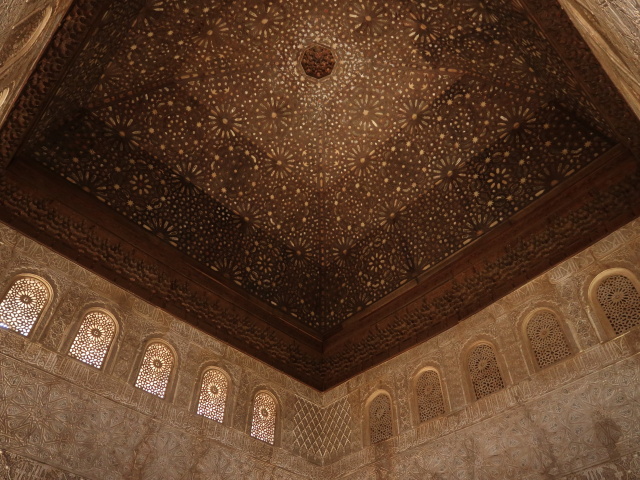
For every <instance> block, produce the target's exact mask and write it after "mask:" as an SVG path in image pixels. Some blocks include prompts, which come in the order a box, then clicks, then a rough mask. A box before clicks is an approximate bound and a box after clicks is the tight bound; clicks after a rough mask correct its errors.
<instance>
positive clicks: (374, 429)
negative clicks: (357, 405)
mask: <svg viewBox="0 0 640 480" xmlns="http://www.w3.org/2000/svg"><path fill="white" fill-rule="evenodd" d="M392 422H393V420H392V417H391V399H390V398H389V396H388V395H385V394H384V393H381V394H380V395H378V396H377V397H376V398H374V399H373V400H372V401H371V403H370V404H369V435H370V439H371V443H372V444H373V443H378V442H381V441H383V440H387V439H388V438H391V436H392V435H393V423H392Z"/></svg>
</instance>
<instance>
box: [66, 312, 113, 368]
mask: <svg viewBox="0 0 640 480" xmlns="http://www.w3.org/2000/svg"><path fill="white" fill-rule="evenodd" d="M115 334H116V325H115V322H114V321H113V319H112V318H111V317H110V316H109V315H106V314H104V313H102V312H89V313H88V314H87V315H85V317H84V320H83V321H82V325H80V329H79V330H78V334H77V335H76V338H75V339H74V340H73V344H72V345H71V349H70V350H69V355H71V356H72V357H74V358H77V359H78V360H80V361H81V362H84V363H86V364H89V365H93V366H94V367H96V368H100V367H102V363H103V362H104V359H105V357H106V356H107V352H108V351H109V347H110V346H111V341H112V340H113V337H114V335H115Z"/></svg>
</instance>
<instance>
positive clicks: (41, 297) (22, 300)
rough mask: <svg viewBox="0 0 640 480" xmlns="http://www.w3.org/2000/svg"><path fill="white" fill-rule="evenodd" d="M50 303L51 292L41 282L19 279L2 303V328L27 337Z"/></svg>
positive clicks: (0, 314) (0, 312) (0, 321)
mask: <svg viewBox="0 0 640 480" xmlns="http://www.w3.org/2000/svg"><path fill="white" fill-rule="evenodd" d="M48 301H49V290H48V289H47V287H46V285H44V284H43V283H42V282H41V281H40V280H37V279H35V278H31V277H25V278H19V279H18V280H16V281H15V282H14V283H13V285H11V288H9V291H8V292H7V294H6V295H5V297H4V298H3V299H2V302H0V326H2V327H6V328H9V329H11V330H15V331H16V332H18V333H20V334H22V335H24V336H27V335H29V332H30V331H31V329H32V328H33V326H34V325H35V323H36V321H37V320H38V317H39V316H40V314H41V313H42V310H43V309H44V307H45V305H46V304H47V302H48Z"/></svg>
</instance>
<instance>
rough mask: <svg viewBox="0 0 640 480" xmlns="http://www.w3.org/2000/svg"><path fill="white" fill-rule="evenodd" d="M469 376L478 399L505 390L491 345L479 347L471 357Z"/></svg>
mask: <svg viewBox="0 0 640 480" xmlns="http://www.w3.org/2000/svg"><path fill="white" fill-rule="evenodd" d="M469 375H470V377H471V383H472V384H473V391H474V393H475V395H476V398H477V399H480V398H482V397H486V396H487V395H490V394H492V393H495V392H497V391H499V390H502V389H503V388H504V381H503V380H502V375H501V374H500V368H499V367H498V360H497V359H496V354H495V352H494V351H493V348H491V347H490V346H489V345H478V346H477V347H475V348H474V349H473V351H472V352H471V355H470V356H469Z"/></svg>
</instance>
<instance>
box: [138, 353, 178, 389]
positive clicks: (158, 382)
mask: <svg viewBox="0 0 640 480" xmlns="http://www.w3.org/2000/svg"><path fill="white" fill-rule="evenodd" d="M173 363H174V358H173V354H172V353H171V350H169V347H167V346H166V345H164V344H162V343H152V344H150V345H149V346H148V347H147V351H146V352H145V354H144V358H143V359H142V365H141V366H140V373H138V379H137V380H136V387H138V388H141V389H142V390H144V391H145V392H149V393H152V394H154V395H157V396H158V397H160V398H164V394H165V392H166V391H167V385H168V384H169V376H170V375H171V370H172V369H173Z"/></svg>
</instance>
